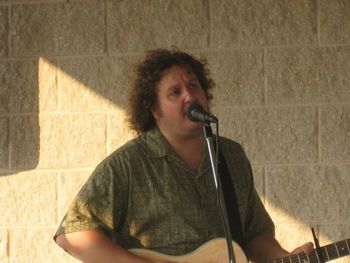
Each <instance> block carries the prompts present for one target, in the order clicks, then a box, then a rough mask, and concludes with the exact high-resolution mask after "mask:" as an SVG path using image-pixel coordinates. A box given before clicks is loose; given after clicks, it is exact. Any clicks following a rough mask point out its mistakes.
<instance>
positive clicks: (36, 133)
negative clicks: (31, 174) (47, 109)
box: [10, 115, 40, 169]
mask: <svg viewBox="0 0 350 263" xmlns="http://www.w3.org/2000/svg"><path fill="white" fill-rule="evenodd" d="M10 147H11V151H10V167H11V168H17V169H26V168H33V167H35V166H36V165H37V163H38V160H39V151H40V127H39V119H38V115H22V116H21V115H18V116H14V117H12V118H11V121H10Z"/></svg>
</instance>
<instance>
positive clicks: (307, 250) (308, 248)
mask: <svg viewBox="0 0 350 263" xmlns="http://www.w3.org/2000/svg"><path fill="white" fill-rule="evenodd" d="M313 249H314V244H313V243H312V242H307V243H305V244H304V245H302V246H300V247H297V248H296V249H294V250H293V251H292V252H291V253H290V254H298V253H302V252H304V253H305V254H308V253H311V252H312V250H313Z"/></svg>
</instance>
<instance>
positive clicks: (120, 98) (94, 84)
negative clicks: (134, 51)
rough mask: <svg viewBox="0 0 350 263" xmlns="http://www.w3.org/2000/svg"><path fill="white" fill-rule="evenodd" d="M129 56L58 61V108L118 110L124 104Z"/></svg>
mask: <svg viewBox="0 0 350 263" xmlns="http://www.w3.org/2000/svg"><path fill="white" fill-rule="evenodd" d="M131 61H133V59H129V58H121V59H116V58H81V59H78V58H74V59H63V60H62V61H60V64H59V73H58V85H59V90H60V97H59V104H60V106H59V107H60V110H61V111H102V110H119V109H120V108H125V107H126V104H127V90H128V88H127V87H128V86H129V85H128V75H129V70H130V68H129V67H130V64H131V63H132V62H131Z"/></svg>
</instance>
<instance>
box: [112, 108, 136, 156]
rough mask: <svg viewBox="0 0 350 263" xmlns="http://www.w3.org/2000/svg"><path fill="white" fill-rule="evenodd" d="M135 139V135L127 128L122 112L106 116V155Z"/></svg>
mask: <svg viewBox="0 0 350 263" xmlns="http://www.w3.org/2000/svg"><path fill="white" fill-rule="evenodd" d="M135 137H136V133H135V132H134V131H133V130H131V129H130V128H129V124H128V122H127V120H126V115H125V112H124V111H119V112H116V113H111V114H108V153H112V152H113V151H115V150H116V149H117V148H119V147H120V146H122V145H123V144H124V143H126V142H127V141H129V140H131V139H133V138H135Z"/></svg>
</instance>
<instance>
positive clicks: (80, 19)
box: [57, 0, 107, 55]
mask: <svg viewBox="0 0 350 263" xmlns="http://www.w3.org/2000/svg"><path fill="white" fill-rule="evenodd" d="M57 12H58V15H57V16H58V26H57V36H58V54H59V55H77V54H102V53H104V52H105V48H106V31H107V26H106V23H105V20H106V8H105V1H98V0H88V1H74V2H73V1H68V2H67V1H66V2H65V3H63V4H60V5H59V6H58V11H57Z"/></svg>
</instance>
